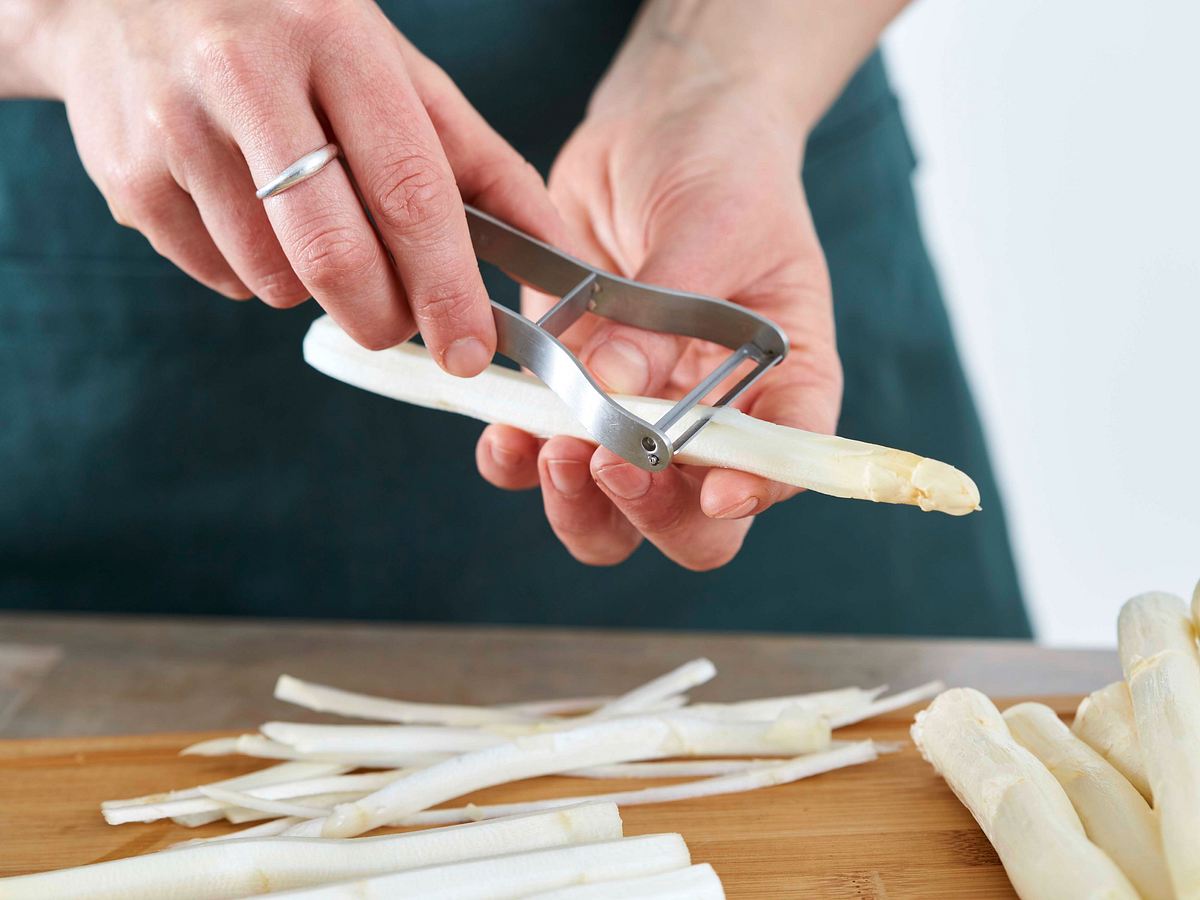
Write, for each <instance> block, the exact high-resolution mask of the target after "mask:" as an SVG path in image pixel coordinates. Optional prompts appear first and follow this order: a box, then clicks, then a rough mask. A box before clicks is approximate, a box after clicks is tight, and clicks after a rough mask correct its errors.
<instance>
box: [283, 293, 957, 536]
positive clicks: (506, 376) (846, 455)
mask: <svg viewBox="0 0 1200 900" xmlns="http://www.w3.org/2000/svg"><path fill="white" fill-rule="evenodd" d="M304 359H305V361H307V362H308V364H309V365H311V366H312V367H313V368H315V369H317V370H318V371H320V372H323V373H324V374H326V375H329V376H330V377H331V378H336V379H338V380H339V381H344V382H346V383H347V384H352V385H354V386H355V387H359V388H362V389H363V390H367V391H371V392H372V393H376V394H380V395H382V396H384V397H391V398H392V399H394V400H403V401H405V402H406V403H413V404H416V405H418V406H425V407H428V408H430V409H441V410H446V411H448V412H455V413H459V414H461V415H465V416H471V417H472V418H475V419H480V420H482V421H484V422H498V423H501V424H505V425H512V426H513V427H515V428H520V429H522V430H523V431H528V432H530V433H531V434H535V435H538V436H539V437H553V436H554V435H559V434H564V435H572V436H574V437H580V438H584V439H587V440H590V439H591V438H590V437H589V436H588V434H587V432H586V431H585V430H584V429H583V426H582V425H580V424H579V422H578V420H577V419H576V418H575V417H574V416H573V415H572V414H571V412H570V410H568V409H567V407H566V406H565V405H564V404H563V403H562V401H561V400H559V398H558V397H557V396H556V395H555V394H554V392H553V391H551V390H550V389H549V388H547V387H546V386H545V385H544V384H542V383H541V382H540V381H538V380H537V379H536V378H533V377H531V376H528V375H523V374H521V373H519V372H514V371H512V370H510V369H503V368H500V367H499V366H495V365H493V366H489V367H488V368H487V369H485V370H484V371H483V372H482V373H481V374H479V375H477V376H475V377H474V378H456V377H454V376H453V375H448V374H446V373H445V372H443V371H442V370H441V369H440V368H438V366H437V364H436V363H435V362H434V361H433V359H432V358H431V357H430V355H429V353H428V352H427V351H426V350H425V348H423V347H421V346H418V345H416V344H401V345H399V346H397V347H392V348H390V349H388V350H378V351H372V350H367V349H365V348H363V347H361V346H359V345H358V344H356V343H355V342H354V341H353V340H352V339H351V338H350V337H349V336H348V335H347V334H346V333H345V332H343V331H342V330H341V329H340V328H339V327H338V326H337V324H336V323H335V322H334V321H333V320H332V319H330V318H329V317H328V316H322V317H321V318H319V319H317V320H316V321H315V322H313V324H312V326H311V327H310V328H309V331H308V334H307V335H306V336H305V338H304ZM614 399H615V400H616V401H617V402H618V403H620V404H621V405H623V406H625V407H626V408H627V409H629V410H630V411H631V412H633V413H634V414H636V415H638V416H641V417H642V418H643V419H646V420H647V421H650V422H654V421H656V420H658V419H659V418H660V417H661V416H662V415H663V414H664V413H665V412H666V411H667V410H669V409H670V408H671V406H672V403H671V402H669V401H667V400H659V399H655V398H652V397H626V396H617V397H614ZM710 411H711V410H705V409H694V410H692V411H691V412H690V413H688V415H687V416H685V417H684V419H683V420H682V421H681V422H679V423H677V425H676V426H675V428H678V429H680V431H681V433H682V430H684V429H686V428H687V427H689V426H690V425H691V424H692V423H693V422H695V421H696V419H697V417H698V416H700V415H704V414H705V413H706V412H710ZM678 459H679V462H681V463H690V464H692V465H700V466H718V467H723V468H729V469H741V470H743V471H746V472H752V473H754V474H756V475H761V476H763V477H764V478H769V479H771V480H772V481H779V482H783V483H785V484H791V485H794V486H796V487H800V488H806V489H807V490H811V491H817V492H819V493H822V494H829V495H830V496H833V497H844V498H850V499H859V500H873V501H875V502H877V503H906V504H910V505H913V506H918V507H920V508H921V509H923V510H926V511H929V510H936V511H938V512H944V513H948V514H950V515H953V516H963V515H967V514H968V513H971V512H974V511H975V510H977V509H978V508H979V490H978V488H977V487H976V486H975V482H973V481H972V480H971V479H970V478H969V477H968V476H967V475H965V474H964V473H962V472H960V471H959V470H958V469H955V468H954V467H953V466H950V465H947V464H946V463H943V462H938V461H937V460H935V459H928V458H925V457H921V456H918V455H916V454H915V453H908V452H905V451H902V450H892V449H890V448H888V447H880V446H877V445H875V444H867V443H864V442H862V441H854V440H849V439H848V438H843V437H837V436H834V435H825V434H814V433H811V432H807V431H801V430H800V429H797V428H786V427H784V426H782V425H776V424H773V423H771V422H765V421H762V420H761V419H755V418H753V417H751V416H748V415H745V414H744V413H742V412H739V411H738V410H736V409H733V408H731V407H725V408H723V409H719V410H716V412H715V414H714V415H713V417H712V419H711V420H710V421H709V422H708V424H707V425H705V426H704V428H702V429H701V430H700V432H699V433H697V435H696V436H695V437H694V438H693V439H692V440H691V441H689V442H688V444H687V445H686V447H685V448H683V450H682V451H681V452H680V454H679V457H678Z"/></svg>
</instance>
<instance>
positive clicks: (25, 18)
mask: <svg viewBox="0 0 1200 900" xmlns="http://www.w3.org/2000/svg"><path fill="white" fill-rule="evenodd" d="M61 5H62V0H0V98H4V97H55V96H56V95H57V92H56V91H55V90H54V88H53V87H52V80H53V79H52V78H51V75H50V72H49V69H48V66H47V62H48V61H49V59H50V58H51V56H52V55H51V54H50V53H49V52H48V50H47V43H48V41H49V32H50V25H51V22H52V20H53V19H54V18H55V16H56V15H57V14H58V12H59V7H60V6H61Z"/></svg>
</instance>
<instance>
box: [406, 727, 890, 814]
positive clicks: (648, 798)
mask: <svg viewBox="0 0 1200 900" xmlns="http://www.w3.org/2000/svg"><path fill="white" fill-rule="evenodd" d="M876 758H877V754H876V752H875V748H874V746H873V745H872V744H871V742H870V741H859V742H857V743H854V744H851V745H849V746H847V747H839V748H838V749H837V750H827V751H825V752H824V753H812V754H808V755H806V756H797V757H796V758H795V759H789V760H788V761H787V762H783V763H776V764H775V765H772V766H767V767H764V768H756V769H750V770H747V771H745V772H735V773H733V774H730V775H721V776H718V777H716V778H703V779H700V780H698V781H688V782H684V783H683V784H671V785H664V786H661V787H651V788H641V789H639V790H633V791H619V792H614V793H609V794H597V795H595V796H592V797H556V798H553V799H550V800H530V801H527V802H525V803H499V804H494V805H490V806H475V805H470V806H460V807H455V808H451V809H430V810H425V811H424V812H419V813H416V814H414V815H411V816H408V817H406V818H405V819H404V820H403V821H402V822H401V824H404V825H449V824H453V823H456V822H472V821H478V820H481V819H490V818H492V817H494V816H511V815H516V814H519V813H527V812H535V811H538V810H549V809H557V808H559V807H561V806H565V805H569V804H573V803H581V802H583V801H586V800H603V801H605V802H608V803H616V804H617V805H618V806H644V805H646V804H650V803H673V802H675V801H677V800H691V799H693V798H696V797H716V796H720V795H722V794H742V793H745V792H747V791H756V790H758V789H760V788H765V787H774V786H775V785H779V784H790V783H792V782H794V781H799V780H801V779H802V778H811V777H812V776H814V775H820V774H822V773H824V772H832V771H833V770H834V769H842V768H845V767H847V766H857V765H860V764H862V763H866V762H871V761H872V760H874V759H876Z"/></svg>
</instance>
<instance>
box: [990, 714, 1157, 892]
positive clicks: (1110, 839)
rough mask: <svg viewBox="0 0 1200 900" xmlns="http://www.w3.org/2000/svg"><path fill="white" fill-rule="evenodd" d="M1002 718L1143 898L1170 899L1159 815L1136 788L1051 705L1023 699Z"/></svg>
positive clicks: (1096, 841)
mask: <svg viewBox="0 0 1200 900" xmlns="http://www.w3.org/2000/svg"><path fill="white" fill-rule="evenodd" d="M1004 721H1005V723H1006V724H1007V725H1008V730H1009V731H1010V732H1012V736H1013V737H1014V738H1015V739H1016V741H1017V743H1018V744H1020V745H1021V746H1022V747H1024V748H1025V749H1026V750H1028V751H1029V752H1030V753H1032V754H1033V755H1034V756H1036V757H1037V758H1038V759H1039V760H1041V762H1042V765H1044V766H1045V767H1046V768H1047V769H1049V770H1050V774H1052V775H1053V776H1054V777H1055V778H1057V779H1058V783H1059V784H1061V785H1062V788H1063V790H1064V791H1066V793H1067V797H1069V798H1070V800H1071V805H1072V806H1074V807H1075V812H1077V813H1078V814H1079V819H1080V821H1082V822H1083V828H1084V830H1085V831H1086V832H1087V836H1088V838H1089V839H1090V840H1091V841H1092V843H1093V844H1095V845H1096V846H1097V847H1099V848H1100V849H1101V850H1103V851H1104V852H1105V853H1107V854H1108V855H1109V856H1110V857H1111V858H1112V861H1113V862H1115V863H1116V864H1117V865H1118V866H1120V868H1121V871H1122V872H1124V873H1125V875H1126V876H1127V877H1128V878H1129V880H1130V881H1132V882H1133V886H1134V887H1135V888H1137V890H1138V893H1139V894H1141V895H1142V898H1143V900H1172V898H1173V897H1174V896H1175V894H1174V891H1172V890H1171V876H1170V875H1169V874H1167V863H1166V859H1165V858H1164V857H1163V849H1162V835H1161V834H1160V833H1159V829H1158V819H1157V818H1156V817H1155V815H1154V811H1153V810H1152V809H1150V805H1149V804H1148V803H1146V800H1145V798H1144V797H1142V795H1141V794H1139V793H1138V791H1137V788H1135V787H1134V786H1133V785H1132V784H1130V783H1129V782H1128V781H1127V780H1126V779H1125V776H1124V775H1122V774H1121V773H1120V772H1118V771H1117V770H1116V769H1115V768H1113V767H1112V765H1111V764H1110V763H1109V762H1108V761H1107V760H1106V759H1105V758H1104V757H1103V756H1101V755H1100V754H1099V753H1097V752H1096V751H1095V750H1093V749H1092V748H1091V747H1089V746H1088V745H1087V744H1085V743H1084V742H1083V741H1081V740H1080V739H1079V738H1077V737H1075V735H1073V734H1071V729H1069V728H1067V726H1066V725H1064V724H1063V722H1062V720H1061V719H1059V717H1058V716H1057V715H1056V714H1055V712H1054V710H1052V709H1050V707H1048V706H1045V705H1043V704H1041V703H1019V704H1017V705H1016V706H1013V707H1011V708H1009V709H1006V710H1005V711H1004Z"/></svg>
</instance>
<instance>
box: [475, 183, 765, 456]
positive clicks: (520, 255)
mask: <svg viewBox="0 0 1200 900" xmlns="http://www.w3.org/2000/svg"><path fill="white" fill-rule="evenodd" d="M466 211H467V224H468V226H469V227H470V230H471V242H472V244H473V245H474V248H475V255H476V256H477V257H478V258H479V259H481V260H484V261H485V262H489V263H491V264H493V265H495V266H498V267H499V268H500V269H502V270H503V271H504V272H505V273H507V274H508V275H509V276H510V277H512V278H514V279H516V280H518V281H520V282H522V283H524V284H527V285H529V286H530V287H532V288H534V289H536V290H538V291H541V292H542V293H544V294H549V295H550V296H553V297H559V298H560V299H559V301H558V302H557V303H556V304H555V305H554V306H553V307H551V308H550V310H549V311H548V312H547V313H546V314H545V315H544V316H542V317H541V318H540V319H538V320H537V321H536V322H534V321H531V320H530V319H527V318H526V317H525V316H523V315H521V314H520V313H518V312H514V311H513V310H511V309H509V308H508V307H506V306H501V305H500V304H499V303H496V302H495V301H493V302H492V312H493V314H494V315H495V318H496V333H497V347H496V349H497V351H498V352H499V353H500V354H501V355H503V356H506V357H508V358H509V359H511V360H512V361H513V362H515V363H517V364H518V365H520V366H523V367H524V368H526V369H528V370H529V371H531V372H532V373H533V374H534V375H536V376H537V377H538V378H540V379H541V380H542V381H543V382H544V383H545V385H546V386H547V387H548V388H550V390H552V391H553V392H554V393H555V394H557V395H558V397H559V399H561V400H562V401H563V402H564V403H566V404H567V406H568V407H569V408H570V409H571V410H572V411H573V413H574V415H575V416H576V418H578V420H579V421H580V423H581V424H582V425H583V426H584V428H586V429H587V431H588V433H589V434H590V435H591V436H592V437H593V438H595V439H596V441H597V442H598V443H600V444H602V445H603V446H605V447H607V448H608V449H609V450H611V451H612V452H613V453H615V454H617V455H618V456H620V457H621V458H622V459H624V460H626V461H627V462H631V463H633V464H634V465H635V466H638V467H639V468H642V469H647V470H649V471H651V472H656V471H659V470H661V469H663V468H665V467H666V466H668V465H670V462H671V459H672V457H673V456H674V455H675V454H676V453H678V452H679V450H680V448H682V447H683V445H684V444H686V443H687V442H688V441H690V440H691V439H692V438H693V437H695V435H696V433H697V432H699V431H700V429H701V428H703V427H704V425H705V424H706V423H707V422H708V420H709V419H711V418H712V415H713V411H714V410H715V409H717V408H719V407H722V406H725V405H727V404H728V403H730V402H732V401H733V400H734V398H736V397H737V396H738V395H739V394H741V393H742V392H743V391H744V390H746V388H748V387H750V385H752V384H753V383H754V382H755V381H756V380H757V379H758V378H759V377H760V376H761V375H762V374H763V373H764V372H766V371H767V370H768V369H769V368H771V366H773V365H775V364H776V363H779V362H781V361H782V360H783V358H784V357H785V356H787V351H788V342H787V336H786V335H785V334H784V332H783V330H782V329H781V328H780V327H779V326H778V325H776V324H775V323H774V322H772V321H770V320H769V319H766V318H763V317H762V316H760V315H757V314H756V313H752V312H750V311H749V310H746V309H743V308H742V307H740V306H736V305H735V304H733V303H729V302H728V301H726V300H718V299H717V298H715V297H705V296H704V295H702V294H692V293H687V292H685V291H673V290H669V289H667V288H662V287H655V286H653V285H649V284H643V283H641V282H638V281H631V280H630V279H628V278H622V277H620V276H619V275H613V274H612V273H611V272H605V271H604V270H603V269H598V268H596V267H595V266H591V265H588V264H587V263H585V262H583V261H582V260H579V259H576V258H575V257H573V256H570V255H568V254H566V253H563V252H562V251H561V250H558V249H557V248H555V247H552V246H550V245H549V244H546V243H543V242H542V241H539V240H537V239H536V238H534V237H531V236H530V235H528V234H525V233H524V232H522V231H519V230H518V229H516V228H513V227H512V226H511V225H508V224H506V223H505V222H501V221H500V220H499V219H496V218H494V217H493V216H489V215H488V214H487V213H484V212H480V211H479V210H477V209H474V208H473V207H470V206H468V207H466ZM585 312H589V313H593V314H594V315H597V316H602V317H604V318H606V319H611V320H613V321H614V322H622V323H624V324H626V325H634V326H636V327H638V328H645V329H648V330H650V331H658V332H664V333H668V334H677V335H682V336H684V337H692V338H699V339H701V340H705V341H711V342H712V343H714V344H719V345H721V346H723V347H727V348H729V350H730V351H732V352H731V353H730V355H729V356H728V357H727V358H726V359H725V360H724V362H722V363H721V364H720V365H718V366H717V367H716V368H714V369H713V370H712V371H711V372H710V373H709V374H708V375H707V376H705V377H704V378H703V379H702V380H701V381H700V382H699V383H698V384H697V385H696V386H695V387H693V388H692V389H691V390H690V391H688V392H687V393H686V394H685V395H684V396H683V397H681V398H680V399H679V401H678V402H677V403H676V404H675V405H674V406H672V407H671V408H670V409H669V410H668V411H667V412H666V413H665V414H664V415H663V416H662V417H661V418H660V419H659V420H658V421H657V422H654V423H653V424H651V423H650V422H647V421H646V420H645V419H642V418H640V417H638V416H635V415H634V414H633V413H631V412H629V411H628V410H626V409H625V408H624V407H623V406H621V405H620V404H619V403H617V402H616V401H615V400H614V399H613V398H612V397H610V396H609V395H608V393H607V392H606V391H605V390H604V388H602V387H601V386H600V384H599V383H598V382H597V381H596V379H595V378H593V377H592V375H591V374H590V373H589V372H588V371H587V369H586V368H585V367H584V365H583V363H581V362H580V361H579V359H578V358H577V357H576V356H575V354H574V353H572V352H571V351H570V350H568V349H567V347H566V345H565V344H563V343H562V341H560V340H559V339H558V336H559V335H561V334H562V333H563V332H564V331H566V330H567V328H569V327H570V326H571V325H572V324H573V323H574V322H575V321H576V320H578V319H579V317H580V316H582V315H583V314H584V313H585ZM747 360H750V361H752V362H753V363H754V367H753V369H751V370H750V371H749V372H748V373H747V374H746V375H745V376H743V377H742V378H741V379H739V380H738V381H737V382H736V383H735V384H734V385H733V386H732V387H731V388H729V390H727V391H726V392H725V393H724V394H723V395H721V397H720V398H719V399H718V400H717V401H716V403H715V404H713V405H712V406H710V407H705V408H704V412H703V413H702V414H701V415H700V416H699V417H695V418H694V420H693V421H691V422H690V424H688V425H687V427H686V428H683V429H682V431H680V432H679V433H678V434H677V435H675V436H674V437H672V436H671V432H672V430H678V429H674V426H677V425H679V424H680V423H681V422H682V421H683V419H684V417H685V416H686V415H687V414H688V413H689V412H690V411H691V410H692V409H693V408H695V407H696V405H697V404H698V403H699V402H700V401H701V400H703V399H704V398H705V397H706V396H707V395H708V394H709V392H710V391H712V390H714V389H715V388H716V387H717V386H718V385H720V384H721V383H722V382H724V381H725V379H726V378H728V377H729V376H730V375H732V374H733V373H734V372H735V371H736V370H737V369H738V368H739V366H741V365H742V363H744V362H745V361H747Z"/></svg>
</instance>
